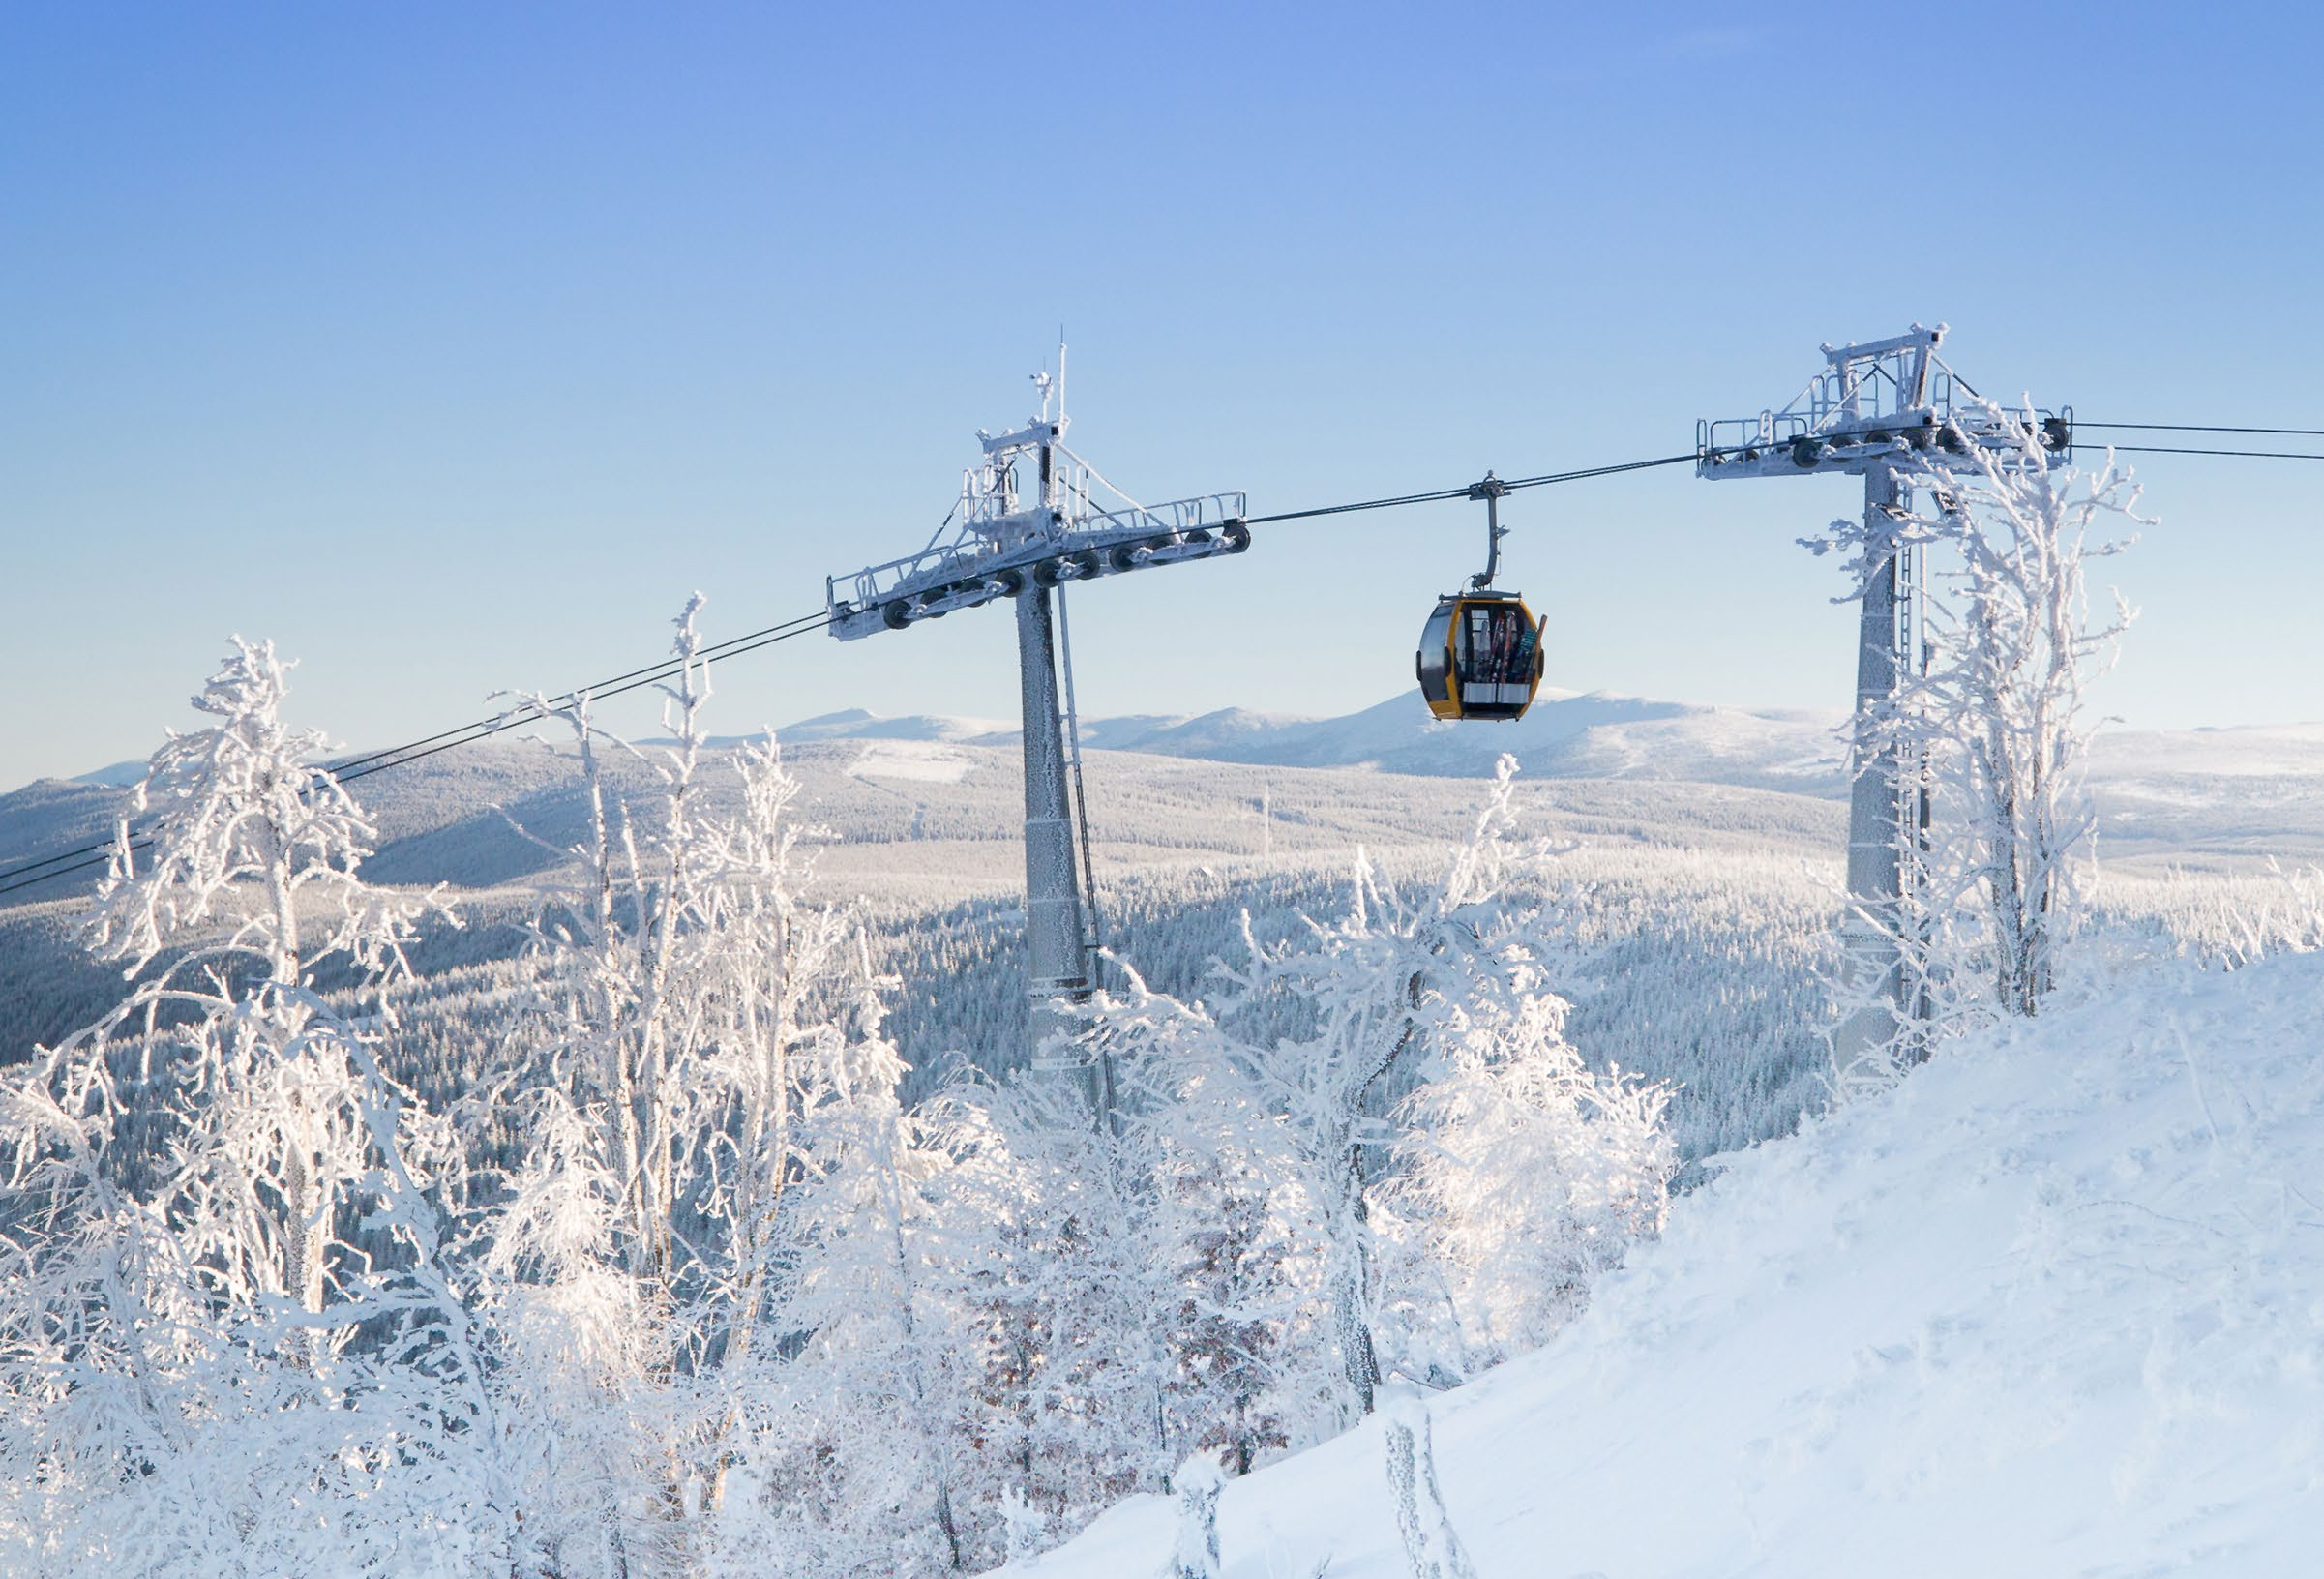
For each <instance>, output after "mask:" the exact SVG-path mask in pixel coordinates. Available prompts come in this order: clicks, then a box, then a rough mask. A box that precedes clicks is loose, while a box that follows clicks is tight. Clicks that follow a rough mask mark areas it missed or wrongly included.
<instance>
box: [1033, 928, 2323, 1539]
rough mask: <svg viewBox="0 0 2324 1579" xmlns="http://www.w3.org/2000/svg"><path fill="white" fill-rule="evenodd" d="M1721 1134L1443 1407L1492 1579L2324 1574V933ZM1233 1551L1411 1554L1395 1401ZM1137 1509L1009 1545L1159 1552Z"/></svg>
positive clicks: (1244, 1522)
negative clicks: (1395, 1437) (1631, 1237)
mask: <svg viewBox="0 0 2324 1579" xmlns="http://www.w3.org/2000/svg"><path fill="white" fill-rule="evenodd" d="M2141 969H2142V971H2143V973H2142V974H2139V975H2137V976H2134V977H2131V978H2130V979H2128V980H2126V981H2124V982H2119V983H2116V984H2114V985H2113V986H2111V987H2110V988H2108V989H2107V990H2105V991H2102V992H2094V993H2092V994H2090V995H2089V997H2090V998H2091V999H2092V1000H2091V1001H2088V1002H2085V1003H2084V1004H2083V1005H2082V1006H2080V1007H2076V1008H2068V1009H2063V1010H2060V1011H2058V1012H2057V1013H2055V1014H2053V1015H2051V1016H2049V1017H2047V1018H2045V1019H2044V1020H2042V1021H2041V1022H2038V1023H2035V1024H2032V1025H2028V1026H2022V1027H2020V1028H2017V1029H2016V1031H2015V1032H2014V1033H2013V1034H2006V1035H2002V1036H1997V1037H1994V1038H1990V1039H1988V1040H1987V1041H1985V1042H1984V1043H1983V1044H1982V1045H1980V1046H1976V1047H1973V1048H1969V1049H1965V1050H1961V1051H1957V1052H1954V1053H1952V1054H1951V1055H1949V1056H1947V1057H1945V1058H1942V1059H1941V1060H1940V1061H1939V1062H1937V1063H1935V1064H1933V1065H1931V1066H1929V1067H1927V1068H1925V1069H1923V1070H1922V1071H1921V1072H1919V1073H1918V1074H1916V1075H1915V1076H1914V1077H1913V1078H1912V1079H1910V1080H1909V1081H1907V1082H1906V1083H1905V1084H1904V1085H1903V1086H1902V1087H1899V1088H1897V1089H1896V1090H1894V1091H1892V1092H1891V1093H1889V1094H1887V1095H1885V1096H1883V1097H1880V1098H1876V1099H1872V1100H1868V1101H1865V1102H1862V1103H1860V1104H1858V1105H1856V1106H1854V1107H1852V1108H1851V1109H1848V1110H1846V1111H1844V1112H1841V1113H1839V1114H1837V1115H1836V1116H1833V1117H1827V1118H1825V1119H1822V1120H1819V1121H1816V1122H1813V1123H1811V1124H1810V1125H1809V1126H1808V1127H1807V1128H1806V1129H1805V1130H1804V1131H1803V1133H1801V1134H1799V1135H1798V1136H1796V1137H1793V1138H1791V1139H1789V1140H1784V1141H1778V1142H1773V1143H1770V1144H1768V1145H1766V1146H1763V1147H1759V1148H1757V1149H1755V1150H1753V1151H1750V1152H1748V1153H1744V1154H1741V1155H1738V1156H1735V1157H1733V1158H1731V1159H1728V1161H1729V1163H1730V1166H1729V1167H1728V1168H1727V1169H1726V1171H1725V1173H1724V1174H1723V1175H1722V1176H1721V1177H1718V1178H1717V1180H1716V1181H1715V1182H1714V1183H1713V1184H1712V1185H1710V1186H1708V1187H1707V1188H1705V1189H1703V1190H1701V1191H1699V1192H1696V1193H1695V1194H1693V1195H1691V1196H1688V1197H1686V1198H1684V1199H1683V1200H1682V1201H1680V1202H1679V1203H1678V1204H1677V1206H1676V1207H1675V1208H1674V1210H1673V1212H1672V1215H1671V1221H1670V1225H1669V1230H1668V1233H1667V1234H1666V1236H1665V1237H1664V1238H1663V1239H1662V1241H1661V1242H1660V1243H1659V1244H1657V1245H1654V1246H1651V1247H1649V1248H1647V1249H1646V1250H1644V1251H1642V1252H1640V1253H1639V1254H1637V1255H1635V1256H1634V1257H1633V1259H1632V1261H1631V1264H1630V1266H1628V1267H1627V1268H1625V1269H1624V1271H1623V1272H1621V1273H1619V1274H1617V1275H1616V1276H1614V1277H1613V1278H1611V1279H1609V1280H1608V1282H1607V1283H1606V1284H1605V1285H1603V1286H1602V1287H1601V1289H1600V1291H1599V1295H1598V1297H1597V1300H1596V1302H1595V1304H1594V1307H1593V1309H1592V1310H1591V1312H1590V1313H1589V1314H1588V1315H1587V1316H1585V1317H1584V1318H1583V1319H1582V1320H1581V1321H1580V1322H1579V1323H1577V1324H1576V1325H1575V1326H1572V1327H1570V1328H1568V1329H1567V1330H1566V1331H1565V1332H1564V1333H1563V1334H1561V1335H1560V1337H1559V1338H1558V1340H1557V1341H1555V1342H1554V1343H1552V1344H1551V1345H1550V1347H1549V1348H1547V1349H1546V1350H1543V1351H1541V1352H1540V1353H1537V1354H1535V1355H1533V1356H1528V1357H1527V1358H1525V1359H1522V1360H1519V1361H1517V1362H1514V1363H1512V1364H1510V1365H1507V1366H1505V1367H1504V1368H1503V1369H1501V1370H1499V1371H1497V1372H1495V1373H1493V1374H1490V1375H1488V1376H1485V1377H1483V1378H1481V1379H1479V1380H1477V1381H1475V1382H1474V1383H1472V1384H1471V1385H1469V1386H1467V1387H1465V1388H1462V1389H1459V1390H1457V1391H1455V1392H1450V1393H1445V1394H1442V1395H1439V1396H1437V1397H1436V1398H1434V1399H1433V1400H1432V1401H1431V1413H1432V1415H1433V1417H1434V1421H1435V1437H1436V1454H1437V1464H1438V1469H1439V1473H1440V1475H1441V1477H1442V1480H1443V1484H1444V1487H1445V1501H1446V1503H1447V1505H1449V1507H1450V1510H1451V1513H1452V1517H1453V1521H1454V1523H1455V1525H1456V1527H1457V1528H1458V1530H1459V1531H1460V1533H1461V1534H1462V1536H1463V1538H1464V1539H1465V1541H1466V1543H1467V1545H1468V1547H1469V1550H1470V1553H1471V1555H1472V1556H1473V1557H1474V1559H1475V1564H1476V1567H1477V1570H1478V1573H1479V1574H1480V1576H1481V1579H1496V1576H1505V1579H1520V1576H1525V1579H1574V1576H1597V1575H1603V1576H1605V1579H1628V1576H1632V1575H1636V1576H1641V1579H1697V1576H1700V1579H1709V1576H1713V1575H1715V1576H1720V1579H1727V1576H1735V1575H1770V1576H1775V1575H1780V1576H1783V1579H1825V1576H1829V1579H1863V1576H1865V1575H1872V1574H1877V1575H1881V1576H1883V1579H1897V1576H1903V1575H1920V1574H1926V1575H1946V1576H1959V1575H1972V1574H1975V1575H1988V1574H1989V1575H2028V1576H2042V1579H2048V1576H2065V1575H2093V1576H2095V1575H2106V1576H2120V1579H2127V1576H2130V1575H2150V1574H2166V1573H2191V1574H2202V1575H2205V1576H2226V1575H2252V1576H2261V1575H2265V1576H2270V1579H2274V1576H2280V1575H2290V1574H2304V1573H2315V1572H2318V1571H2324V1058H2319V1057H2318V1053H2319V1041H2320V1040H2324V1037H2320V1036H2319V1032H2318V1030H2317V1028H2316V1010H2317V1006H2318V1005H2319V1004H2320V1003H2324V956H2314V955H2311V956H2305V957H2291V958H2283V959H2278V960H2275V961H2271V962H2267V963H2265V964H2262V965H2259V966H2255V967H2253V968H2250V969H2247V970H2245V971H2242V972H2239V973H2237V974H2234V975H2222V974H2217V973H2215V974H2210V975H2203V974H2197V973H2195V972H2193V971H2192V970H2191V969H2188V968H2181V967H2176V966H2174V967H2168V968H2162V969H2161V970H2160V973H2157V972H2156V968H2152V967H2148V968H2141ZM1221 1509H1222V1515H1221V1524H1220V1529H1221V1534H1222V1536H1223V1552H1224V1569H1223V1572H1224V1574H1225V1576H1226V1579H1305V1576H1307V1575H1310V1574H1313V1573H1314V1572H1316V1571H1317V1565H1318V1564H1322V1563H1324V1562H1326V1560H1328V1568H1327V1569H1326V1570H1325V1571H1326V1573H1327V1576H1328V1579H1390V1576H1395V1579H1402V1576H1403V1575H1404V1574H1406V1572H1407V1571H1408V1570H1407V1568H1406V1565H1405V1560H1404V1556H1403V1552H1402V1548H1401V1546H1400V1545H1399V1542H1398V1537H1397V1534H1396V1529H1395V1525H1394V1521H1393V1514H1392V1510H1391V1505H1390V1502H1389V1498H1388V1495H1387V1482H1386V1479H1385V1470H1384V1459H1383V1444H1382V1441H1381V1438H1380V1428H1379V1425H1378V1422H1377V1421H1374V1422H1372V1423H1370V1424H1367V1425H1366V1426H1365V1427H1364V1428H1362V1429H1361V1430H1358V1431H1356V1432H1354V1433H1352V1434H1350V1435H1348V1436H1346V1437H1343V1438H1340V1439H1338V1440H1336V1441H1334V1442H1331V1443H1327V1444H1326V1445H1323V1446H1321V1447H1319V1448H1316V1449H1314V1450H1312V1451H1310V1452H1307V1453H1304V1454H1301V1455H1298V1456H1296V1457H1295V1458H1292V1459H1289V1460H1286V1461H1285V1462H1283V1463H1280V1464H1277V1465H1274V1466H1272V1467H1270V1468H1267V1469H1264V1470H1261V1471H1260V1472H1258V1473H1257V1474H1255V1475H1252V1476H1250V1477H1249V1478H1248V1479H1246V1480H1243V1481H1241V1482H1239V1483H1236V1484H1234V1485H1231V1486H1229V1487H1228V1489H1227V1492H1226V1496H1225V1498H1224V1501H1223V1503H1222V1504H1221ZM1172 1519H1173V1509H1172V1507H1171V1505H1170V1504H1169V1503H1167V1502H1166V1501H1165V1500H1163V1499H1160V1498H1143V1499H1139V1500H1137V1501H1134V1502H1132V1503H1130V1504H1127V1505H1122V1506H1120V1507H1117V1508H1116V1509H1115V1510H1113V1511H1112V1512H1110V1513H1108V1514H1107V1515H1106V1516H1105V1517H1104V1518H1102V1519H1100V1520H1099V1521H1098V1522H1097V1523H1096V1524H1095V1525H1094V1526H1092V1527H1091V1528H1090V1529H1089V1530H1088V1532H1086V1533H1085V1534H1083V1536H1082V1537H1081V1538H1080V1539H1078V1540H1076V1541H1074V1542H1072V1543H1070V1544H1069V1545H1067V1546H1065V1547H1063V1548H1061V1549H1060V1550H1058V1551H1056V1552H1053V1553H1050V1554H1047V1555H1046V1556H1045V1557H1043V1558H1041V1559H1039V1560H1036V1561H1033V1562H1029V1563H1020V1564H1015V1565H1014V1566H1013V1567H1011V1568H1009V1569H1007V1570H1003V1571H1006V1572H1008V1573H1011V1574H1037V1575H1039V1576H1040V1579H1098V1576H1101V1575H1102V1576H1105V1579H1130V1576H1137V1579H1145V1576H1147V1575H1150V1574H1153V1573H1155V1572H1156V1571H1157V1569H1158V1568H1159V1567H1160V1565H1161V1564H1162V1563H1163V1560H1164V1555H1165V1554H1166V1553H1167V1552H1168V1551H1169V1549H1170V1541H1171V1538H1172Z"/></svg>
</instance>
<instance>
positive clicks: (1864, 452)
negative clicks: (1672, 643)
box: [1695, 323, 2073, 478]
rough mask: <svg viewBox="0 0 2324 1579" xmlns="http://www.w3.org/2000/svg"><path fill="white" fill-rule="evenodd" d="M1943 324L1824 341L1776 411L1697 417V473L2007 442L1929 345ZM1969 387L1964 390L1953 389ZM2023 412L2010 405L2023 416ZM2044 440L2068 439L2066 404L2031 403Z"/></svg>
mask: <svg viewBox="0 0 2324 1579" xmlns="http://www.w3.org/2000/svg"><path fill="white" fill-rule="evenodd" d="M1944 338H1945V325H1943V324H1941V323H1940V324H1938V325H1937V326H1936V327H1935V328H1934V329H1924V328H1922V326H1921V325H1920V324H1917V323H1916V324H1914V325H1913V326H1912V328H1911V329H1909V330H1907V331H1906V332H1905V333H1903V334H1901V335H1896V336H1893V337H1892V338H1890V339H1888V340H1868V341H1862V342H1859V343H1856V344H1853V345H1826V346H1824V347H1823V352H1824V363H1825V366H1824V369H1823V371H1822V372H1818V373H1817V374H1816V375H1815V376H1814V377H1813V378H1810V379H1809V380H1808V381H1807V387H1806V388H1804V389H1803V390H1802V391H1800V393H1799V394H1798V395H1797V396H1795V397H1794V398H1793V400H1792V402H1791V403H1790V404H1789V405H1787V406H1785V407H1784V408H1783V409H1782V410H1780V411H1762V412H1760V413H1759V414H1758V415H1757V416H1755V417H1732V418H1723V419H1720V420H1717V421H1700V422H1697V423H1696V424H1695V475H1696V476H1698V477H1711V478H1723V477H1797V476H1801V475H1803V474H1805V473H1810V472H1818V471H1838V472H1848V473H1854V474H1857V475H1862V473H1863V472H1865V471H1867V470H1869V469H1871V468H1872V467H1873V466H1875V465H1876V464H1879V463H1881V462H1885V461H1890V460H1893V459H1894V458H1896V457H1898V456H1900V455H1901V454H1903V453H1905V452H1910V451H1922V452H1934V454H1933V457H1932V459H1933V460H1934V461H1935V462H1936V464H1937V465H1938V466H1940V467H1942V466H1943V465H1944V464H1945V462H1946V458H1947V457H1948V456H1959V457H1962V458H1964V459H1965V458H1966V457H1967V455H1968V453H1969V448H1970V446H1971V445H1977V446H1980V447H1981V448H1984V449H1989V450H2005V449H2011V448H2014V447H2015V446H2014V443H2013V441H2012V440H2011V438H2010V437H2009V435H2008V433H2007V432H2006V430H2004V429H2003V428H2002V426H2001V425H2000V424H1999V423H1997V422H1996V421H1995V420H1994V419H1993V417H1992V415H1991V413H1989V412H1988V411H1987V410H1986V409H1985V408H1984V406H1983V405H1981V403H1980V402H1979V399H1978V394H1977V391H1976V389H1975V388H1973V387H1972V386H1971V385H1970V384H1969V383H1968V382H1966V381H1965V380H1964V379H1962V377H1961V376H1960V375H1959V374H1958V373H1956V372H1953V371H1952V369H1951V368H1950V367H1947V366H1946V365H1945V361H1944V359H1943V358H1942V357H1940V356H1938V355H1937V346H1938V344H1939V343H1941V342H1942V341H1943V340H1944ZM1961 396H1967V397H1968V399H1967V400H1961V399H1959V397H1961ZM2028 414H2029V413H2025V412H2018V413H2015V415H2016V416H2017V417H2018V418H2019V420H2021V421H2022V420H2023V419H2024V418H2025V417H2026V416H2027V415H2028ZM2030 415H2031V416H2032V417H2033V419H2034V423H2033V426H2035V428H2036V429H2037V431H2038V432H2040V433H2041V441H2042V443H2043V445H2044V446H2046V447H2047V448H2049V449H2051V450H2055V451H2061V452H2063V451H2065V450H2068V449H2071V447H2072V444H2073V408H2072V407H2071V406H2066V407H2063V408H2061V409H2059V410H2056V411H2050V410H2043V409H2041V408H2039V407H2037V408H2035V409H2034V410H2033V411H2032V412H2031V413H2030Z"/></svg>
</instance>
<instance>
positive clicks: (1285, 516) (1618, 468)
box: [1243, 450, 1698, 526]
mask: <svg viewBox="0 0 2324 1579" xmlns="http://www.w3.org/2000/svg"><path fill="white" fill-rule="evenodd" d="M1696 459H1698V457H1697V454H1696V452H1695V451H1693V450H1688V451H1687V452H1686V453H1685V454H1684V455H1666V456H1660V457H1658V458H1656V459H1654V460H1653V461H1624V462H1619V463H1618V464H1615V465H1611V466H1588V467H1585V468H1583V469H1582V470H1580V471H1553V472H1546V473H1544V474H1543V475H1541V476H1539V477H1512V478H1510V479H1508V480H1507V481H1505V482H1504V483H1503V484H1502V485H1501V486H1502V487H1504V488H1507V489H1518V488H1545V487H1547V486H1548V485H1549V484H1551V483H1578V482H1580V481H1582V480H1583V479H1584V478H1587V477H1611V476H1614V475H1615V474H1617V473H1619V472H1624V471H1646V470H1649V469H1651V468H1653V467H1654V466H1675V465H1678V464H1680V463H1681V462H1691V461H1694V460H1696ZM1473 486H1474V485H1472V484H1467V483H1464V484H1462V485H1461V486H1460V487H1459V488H1440V489H1436V490H1433V491H1431V492H1426V493H1400V494H1397V495H1395V496H1393V497H1390V498H1385V499H1359V500H1357V501H1356V502H1355V503H1353V504H1326V505H1319V506H1317V507H1316V508H1315V509H1312V510H1285V511H1281V512H1279V513H1277V514H1275V515H1271V516H1245V517H1244V518H1243V524H1244V525H1246V526H1266V525H1269V524H1271V523H1273V522H1275V521H1307V520H1311V519H1313V518H1314V517H1317V516H1344V515H1349V514H1351V513H1353V512H1355V511H1358V510H1393V509H1397V508H1400V507H1402V506H1404V505H1408V504H1438V503H1442V502H1444V501H1445V500H1447V499H1466V498H1469V497H1471V496H1472V495H1471V493H1470V489H1471V488H1472V487H1473Z"/></svg>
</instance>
